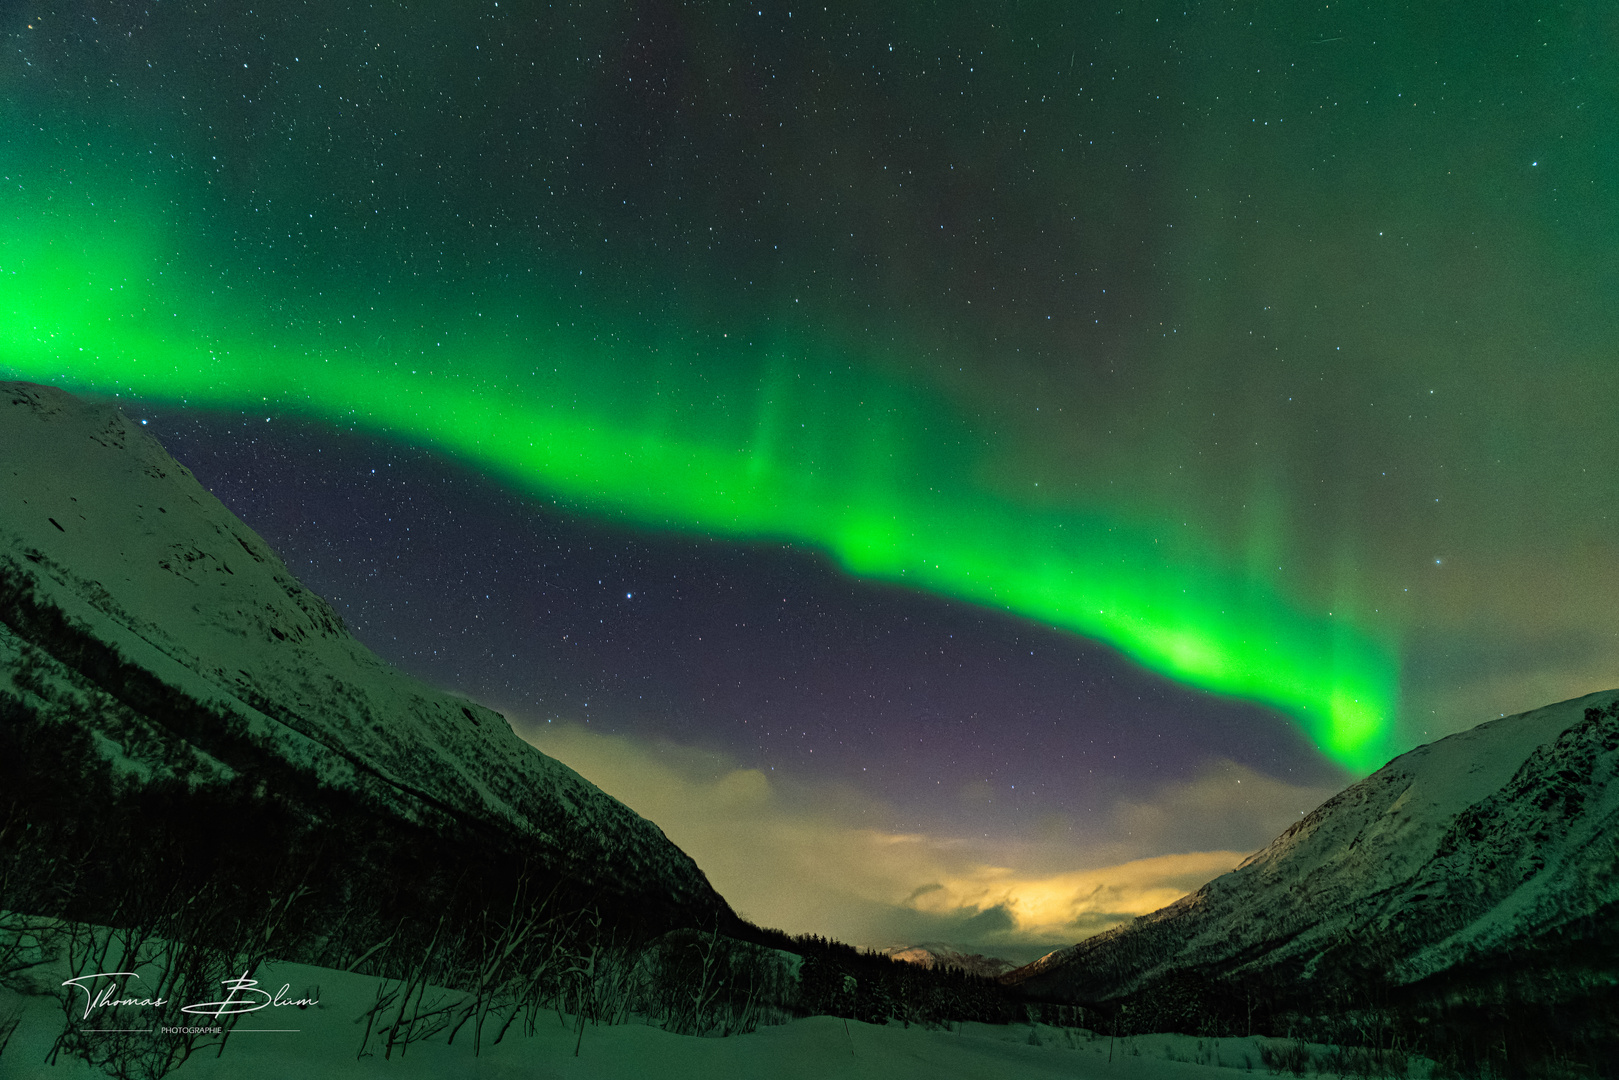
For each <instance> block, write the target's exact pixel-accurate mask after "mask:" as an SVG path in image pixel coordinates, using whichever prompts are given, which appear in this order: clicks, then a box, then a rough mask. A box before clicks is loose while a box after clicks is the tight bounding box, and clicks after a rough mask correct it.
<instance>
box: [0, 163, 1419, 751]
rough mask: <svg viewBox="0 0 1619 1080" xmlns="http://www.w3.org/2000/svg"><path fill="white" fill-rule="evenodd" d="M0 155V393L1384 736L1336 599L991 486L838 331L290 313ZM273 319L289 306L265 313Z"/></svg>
mask: <svg viewBox="0 0 1619 1080" xmlns="http://www.w3.org/2000/svg"><path fill="white" fill-rule="evenodd" d="M5 164H6V166H7V168H6V171H7V173H8V176H9V179H10V180H11V181H12V182H11V183H8V184H7V185H6V191H5V194H4V195H3V196H0V282H3V283H4V284H3V291H0V374H4V375H5V376H6V377H8V378H22V379H29V380H35V381H41V382H51V383H55V384H58V385H62V386H64V387H67V388H70V389H76V390H90V391H94V392H97V393H102V394H111V393H119V394H128V395H134V396H136V397H138V398H140V399H143V400H149V401H154V402H184V403H186V404H188V405H190V406H194V407H200V408H214V409H226V408H230V409H235V408H244V409H258V408H264V409H272V408H273V409H277V410H287V411H291V412H296V413H299V414H303V415H306V416H309V417H313V418H319V419H322V420H324V421H327V422H330V423H333V424H341V425H361V426H364V427H367V428H369V429H371V430H374V431H376V432H379V433H382V434H385V435H387V436H388V437H391V438H394V439H398V440H405V441H409V442H414V443H420V444H426V445H430V446H433V447H435V448H437V449H438V450H439V451H441V452H443V453H446V454H449V455H453V456H455V457H457V458H460V459H461V460H464V461H467V462H470V463H473V464H475V465H477V466H478V467H480V468H483V469H486V470H488V471H491V472H492V473H495V474H497V475H499V476H501V477H503V478H505V479H506V480H507V481H508V482H511V483H513V484H516V485H518V486H520V487H522V488H525V489H527V490H529V491H531V492H534V493H538V494H543V495H545V496H547V497H551V498H558V499H561V500H564V501H565V502H567V503H568V504H569V505H571V506H573V507H575V508H577V509H579V510H582V511H586V512H590V513H595V514H605V515H609V516H612V517H616V518H618V519H620V520H624V521H628V522H631V523H635V524H638V525H640V526H647V527H656V528H673V529H683V530H690V531H697V532H703V533H707V534H713V535H721V536H727V537H734V538H748V539H757V538H768V539H779V540H784V541H788V542H791V543H795V544H799V545H803V546H807V547H810V548H814V549H819V550H822V551H825V552H827V553H829V554H830V555H831V556H832V557H834V558H835V559H836V560H837V561H838V562H839V563H840V564H841V565H842V566H843V567H845V568H846V569H847V570H848V571H849V572H851V573H853V574H858V575H862V576H865V577H869V578H874V579H879V580H883V581H888V582H895V583H900V584H903V585H905V586H909V587H912V588H917V589H925V590H929V591H931V592H935V593H938V594H942V595H945V596H949V597H954V598H958V599H961V600H965V601H970V602H972V603H976V604H982V605H987V606H991V607H996V608H1000V609H1003V610H1008V611H1011V612H1014V613H1016V614H1018V615H1021V616H1024V617H1027V618H1030V619H1034V620H1038V621H1041V622H1044V623H1048V624H1052V625H1055V626H1058V627H1062V628H1065V629H1067V630H1070V631H1073V632H1075V633H1078V634H1082V635H1085V636H1087V637H1092V638H1098V639H1101V640H1103V641H1106V642H1108V643H1111V644H1112V645H1113V646H1115V647H1117V648H1118V649H1120V650H1122V651H1123V652H1124V653H1125V654H1127V655H1128V656H1130V657H1132V658H1134V659H1135V660H1136V661H1138V662H1140V663H1142V664H1145V665H1147V666H1148V667H1150V668H1152V669H1154V670H1156V671H1159V672H1161V673H1163V674H1166V675H1169V676H1171V677H1173V678H1176V679H1179V680H1182V681H1184V682H1186V683H1189V684H1191V685H1194V686H1197V687H1200V688H1203V689H1206V690H1210V691H1214V692H1217V693H1221V694H1227V695H1233V696H1236V697H1240V698H1244V699H1249V700H1253V701H1256V702H1261V703H1265V704H1267V705H1270V706H1274V707H1277V708H1279V709H1281V710H1283V711H1284V712H1286V713H1287V714H1289V715H1291V716H1292V717H1294V718H1295V719H1296V721H1297V722H1298V724H1299V725H1300V726H1301V727H1302V729H1303V731H1304V732H1305V733H1306V734H1307V735H1308V736H1309V737H1310V738H1311V739H1312V740H1314V741H1315V742H1316V743H1317V744H1318V745H1319V746H1320V748H1321V750H1322V751H1323V752H1324V753H1325V754H1327V755H1328V756H1329V757H1330V758H1332V759H1333V760H1335V761H1336V762H1338V763H1340V764H1341V765H1343V766H1345V767H1347V768H1350V769H1353V770H1358V771H1366V770H1370V769H1372V768H1375V767H1376V766H1378V765H1380V764H1381V763H1382V762H1383V761H1385V760H1386V759H1387V757H1388V755H1389V753H1390V751H1391V749H1392V738H1393V736H1392V730H1393V721H1394V718H1395V713H1396V708H1397V695H1398V691H1397V687H1398V682H1399V673H1398V667H1397V663H1396V660H1395V654H1394V650H1393V649H1392V648H1391V647H1390V645H1389V643H1387V642H1385V641H1380V640H1378V638H1377V637H1376V635H1374V634H1373V633H1372V632H1371V631H1370V630H1368V629H1367V628H1364V627H1357V626H1355V625H1352V623H1351V620H1350V619H1349V618H1346V617H1345V616H1344V615H1343V614H1342V613H1339V614H1338V615H1336V616H1331V615H1328V614H1327V613H1307V612H1305V611H1304V610H1302V608H1301V606H1300V605H1298V604H1297V603H1295V602H1293V601H1291V600H1290V599H1289V598H1288V597H1286V596H1284V595H1283V594H1282V593H1281V592H1280V591H1279V590H1278V589H1277V587H1276V586H1275V585H1274V584H1272V583H1270V582H1268V581H1266V580H1262V579H1260V578H1258V577H1256V576H1255V575H1254V573H1252V572H1251V571H1248V570H1243V569H1240V561H1239V560H1235V559H1227V558H1222V557H1220V556H1218V555H1215V554H1212V553H1211V550H1210V547H1209V546H1208V545H1204V546H1202V547H1201V548H1200V547H1199V546H1198V545H1197V544H1196V543H1195V542H1193V541H1191V540H1189V539H1187V534H1186V532H1185V531H1184V530H1178V529H1175V528H1171V527H1170V525H1171V523H1169V522H1167V521H1162V522H1151V521H1141V520H1133V521H1130V520H1114V519H1111V518H1110V517H1107V516H1102V515H1100V514H1096V513H1087V512H1083V511H1076V510H1063V509H1060V508H1057V509H1054V508H1051V507H1048V506H1043V505H1039V504H1037V503H1035V502H1033V501H1032V500H1031V501H1030V502H1029V503H1027V504H1019V503H1018V502H1016V501H1014V500H1012V499H1011V498H1009V497H1008V496H1006V495H1005V494H1004V493H1001V494H997V493H993V492H991V491H989V490H987V489H986V486H985V485H983V484H982V483H979V482H977V481H976V480H975V477H976V476H977V475H978V472H979V466H980V463H981V461H982V455H983V453H984V448H985V445H986V437H985V436H984V435H983V434H982V433H980V432H978V431H975V430H974V429H973V428H972V427H971V426H970V425H969V424H968V423H966V422H965V421H964V420H962V419H960V418H958V417H957V416H956V415H954V410H953V409H952V408H951V406H949V405H948V404H947V403H945V402H944V401H943V400H942V399H940V398H938V397H937V396H936V395H934V394H933V393H932V392H930V391H927V390H924V389H922V388H920V387H916V386H911V385H906V384H904V383H902V382H900V381H897V380H896V379H894V378H893V377H890V376H885V375H880V374H878V373H877V371H878V369H877V368H876V367H875V366H874V365H872V364H870V363H867V362H865V358H863V357H862V356H861V355H860V354H859V353H858V350H855V349H853V348H850V347H848V346H846V345H844V344H843V343H841V342H840V341H838V340H837V339H836V338H835V337H834V336H833V335H830V334H823V335H810V334H806V333H804V332H802V331H792V330H781V329H776V328H772V327H771V326H768V325H763V324H756V325H754V326H752V327H751V328H750V329H748V330H747V331H745V332H743V333H737V334H731V335H729V336H724V335H715V334H709V333H706V332H701V333H700V332H697V331H693V330H690V329H671V328H670V327H668V326H667V325H666V324H659V325H656V326H654V325H646V324H635V323H633V322H620V323H617V324H607V325H603V323H605V319H602V320H597V323H598V324H597V325H594V326H587V325H584V324H586V323H589V322H591V320H590V318H589V315H590V314H591V313H589V312H586V313H585V314H586V317H585V318H581V312H580V307H579V305H578V304H577V303H572V304H569V303H565V302H564V301H562V300H560V299H558V297H559V296H560V295H561V288H562V285H561V283H559V282H553V283H552V287H551V288H550V289H549V290H547V289H544V288H541V289H530V290H529V292H528V293H526V294H523V295H518V294H516V293H514V292H511V291H508V292H507V293H506V294H504V295H502V294H499V293H494V292H491V291H488V290H485V291H484V292H483V293H482V294H481V295H480V294H476V293H474V292H473V291H472V290H471V288H470V287H469V288H468V290H467V292H466V293H465V294H464V295H461V296H459V297H451V298H446V297H443V296H439V297H436V298H431V299H429V298H416V299H417V300H418V301H419V302H414V303H413V302H412V298H410V297H408V296H407V295H405V294H403V293H401V294H400V295H399V297H398V298H397V300H395V301H392V304H393V306H392V308H391V309H390V310H379V309H378V307H377V302H378V297H377V294H376V293H374V292H373V293H366V294H365V295H366V299H364V300H360V299H357V297H358V296H359V295H360V294H361V292H362V290H360V289H359V288H357V287H356V288H352V289H351V290H350V292H351V295H348V296H345V295H343V293H342V290H341V287H340V286H337V287H334V288H331V289H323V290H321V295H319V296H309V295H305V296H302V297H290V296H288V295H286V293H285V290H284V289H283V290H282V291H281V293H280V294H278V292H277V289H278V288H279V286H278V285H277V284H276V283H274V282H270V281H265V280H255V281H244V279H243V276H242V275H241V274H235V275H227V276H223V277H222V276H221V271H220V269H219V267H220V266H221V264H222V262H221V261H222V260H223V259H226V258H228V255H227V254H222V253H221V252H220V251H219V250H218V249H217V245H212V244H211V243H210V242H209V241H208V240H207V239H206V238H205V237H201V236H197V235H189V236H188V234H187V233H186V230H185V229H183V228H179V227H177V226H175V225H173V223H172V221H170V220H169V219H167V218H165V211H164V207H165V201H164V200H163V199H161V198H158V197H156V196H155V194H154V187H153V185H152V184H150V183H141V182H130V181H129V179H128V178H127V177H112V178H110V179H108V178H105V177H104V178H103V179H102V181H101V182H100V183H99V184H98V182H97V181H96V180H95V179H94V177H93V175H91V172H90V170H81V171H80V172H78V173H76V174H75V176H76V179H77V184H74V183H71V182H69V181H67V180H65V179H64V178H63V175H62V174H61V173H60V172H57V173H55V174H54V175H53V174H52V173H51V171H49V170H47V169H44V168H40V169H38V170H37V171H33V172H32V173H30V170H29V169H28V168H27V164H28V163H27V162H25V161H22V160H20V159H13V160H12V161H9V162H6V163H5ZM19 180H20V181H21V182H20V183H19V182H18V181H19ZM169 205H172V204H169ZM310 291H313V290H312V289H311V290H310ZM248 298H251V299H248ZM290 308H296V309H297V310H298V312H299V317H298V318H286V317H284V316H283V317H281V318H280V321H279V322H278V321H276V317H275V316H274V315H273V314H272V313H273V312H275V311H277V310H282V311H285V310H288V309H290ZM427 308H432V309H434V315H433V317H431V318H429V317H424V316H423V314H422V312H423V310H424V309H427ZM433 326H444V327H449V328H450V329H448V330H435V329H430V327H433ZM1175 524H1178V523H1175Z"/></svg>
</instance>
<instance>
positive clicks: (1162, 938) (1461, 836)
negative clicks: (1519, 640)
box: [1007, 691, 1619, 1006]
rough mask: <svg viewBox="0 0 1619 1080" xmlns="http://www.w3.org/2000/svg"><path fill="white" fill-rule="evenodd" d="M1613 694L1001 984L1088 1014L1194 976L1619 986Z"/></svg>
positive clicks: (1361, 802)
mask: <svg viewBox="0 0 1619 1080" xmlns="http://www.w3.org/2000/svg"><path fill="white" fill-rule="evenodd" d="M1616 699H1619V692H1615V691H1607V692H1603V693H1599V694H1592V695H1590V696H1588V697H1584V698H1578V699H1575V700H1572V701H1565V702H1562V703H1560V704H1557V705H1551V706H1548V707H1546V708H1543V709H1537V710H1535V711H1533V712H1528V713H1523V714H1521V715H1518V716H1509V717H1506V718H1503V719H1498V720H1493V721H1490V722H1489V723H1485V724H1481V725H1479V726H1478V727H1476V728H1473V729H1472V730H1470V731H1465V732H1462V733H1459V734H1456V735H1452V736H1450V737H1449V738H1446V739H1442V740H1440V741H1438V742H1435V743H1432V744H1429V745H1427V746H1423V747H1419V748H1418V749H1416V750H1413V751H1411V752H1410V753H1408V754H1405V755H1403V756H1401V757H1399V758H1396V759H1395V760H1394V761H1392V762H1390V763H1389V764H1388V765H1386V766H1385V767H1383V768H1382V769H1380V770H1379V771H1378V772H1376V773H1375V774H1373V775H1372V776H1370V777H1368V778H1367V779H1365V780H1363V781H1361V782H1360V783H1358V784H1355V785H1353V786H1352V787H1350V788H1348V789H1346V790H1345V791H1343V792H1341V793H1340V794H1338V795H1337V796H1335V797H1334V798H1332V799H1330V800H1329V801H1328V802H1326V803H1325V804H1323V805H1322V806H1321V807H1319V808H1318V809H1317V810H1315V811H1314V812H1313V813H1311V814H1310V815H1309V816H1308V817H1306V818H1305V819H1304V820H1302V821H1300V822H1299V823H1298V824H1297V825H1295V826H1293V827H1292V828H1290V829H1289V830H1288V831H1287V832H1285V833H1284V834H1282V835H1281V836H1279V837H1278V838H1277V839H1276V840H1275V841H1273V842H1272V843H1271V844H1270V845H1269V846H1268V847H1266V848H1265V849H1264V850H1263V851H1260V852H1258V853H1257V854H1255V855H1253V856H1252V857H1250V858H1249V859H1247V860H1246V861H1245V862H1244V863H1243V864H1242V865H1241V866H1239V867H1238V868H1237V869H1236V870H1234V871H1232V872H1231V873H1229V874H1226V875H1224V876H1222V877H1220V878H1217V879H1215V880H1214V881H1212V882H1210V883H1209V884H1208V885H1206V886H1204V887H1203V888H1202V889H1200V890H1198V891H1197V892H1196V893H1194V894H1192V895H1190V896H1187V897H1185V898H1184V899H1182V900H1180V901H1178V902H1177V903H1175V904H1173V905H1171V906H1170V907H1168V908H1165V909H1163V910H1162V911H1158V912H1154V913H1152V914H1150V915H1146V916H1143V917H1141V918H1139V919H1137V920H1135V921H1134V922H1133V923H1130V924H1128V925H1126V926H1123V927H1120V928H1118V929H1117V930H1114V931H1110V932H1108V933H1106V934H1102V935H1099V936H1097V937H1095V938H1091V939H1089V940H1087V941H1083V942H1080V943H1079V944H1077V945H1074V946H1072V947H1070V948H1068V949H1064V950H1060V951H1058V952H1056V953H1053V954H1051V955H1050V956H1048V957H1045V958H1044V959H1042V960H1040V961H1037V962H1036V963H1034V964H1031V965H1029V966H1027V967H1025V968H1022V969H1019V970H1018V971H1017V972H1013V973H1011V974H1010V975H1009V976H1007V980H1008V981H1012V982H1017V983H1021V984H1022V985H1023V986H1024V987H1025V988H1026V990H1027V991H1028V992H1030V993H1033V994H1037V995H1042V996H1046V995H1049V996H1053V997H1058V998H1066V999H1072V1000H1084V1001H1092V1002H1100V1001H1107V1000H1110V999H1114V1000H1116V999H1120V998H1124V997H1127V996H1130V995H1139V994H1141V993H1142V992H1146V991H1150V990H1151V989H1152V988H1153V987H1155V986H1160V985H1164V984H1165V983H1166V982H1168V981H1172V980H1173V979H1175V978H1177V977H1182V978H1184V977H1186V976H1188V975H1194V976H1197V977H1200V978H1204V979H1209V980H1214V981H1216V982H1225V983H1226V984H1228V985H1248V986H1262V987H1263V986H1269V987H1275V988H1281V990H1279V992H1280V993H1282V994H1284V995H1291V1000H1294V1001H1300V1000H1305V999H1307V998H1313V999H1314V1000H1316V1001H1320V1000H1324V999H1325V998H1326V997H1327V996H1329V995H1328V993H1327V992H1328V991H1331V992H1333V993H1341V992H1343V991H1344V988H1346V987H1355V986H1357V985H1358V986H1360V987H1364V986H1366V985H1367V979H1368V977H1370V978H1371V979H1372V980H1375V981H1376V982H1377V983H1379V984H1380V985H1382V986H1384V987H1386V988H1391V989H1394V988H1406V989H1407V990H1410V989H1411V988H1416V987H1422V986H1424V985H1426V986H1430V987H1433V988H1434V992H1435V993H1437V994H1443V995H1448V998H1449V1000H1456V999H1457V996H1458V995H1460V996H1461V997H1466V998H1469V999H1471V1000H1495V1001H1498V1002H1501V1003H1504V1004H1506V1005H1508V1006H1510V1005H1512V1004H1513V1002H1515V1001H1516V1002H1520V1003H1521V1002H1524V1001H1531V1000H1533V1001H1543V1002H1546V1001H1556V1000H1565V999H1578V998H1580V997H1581V996H1582V995H1586V994H1588V993H1589V992H1591V991H1592V989H1593V987H1596V988H1600V987H1604V986H1606V987H1612V985H1614V983H1615V981H1619V958H1616V957H1615V956H1614V955H1613V942H1612V935H1611V933H1609V932H1607V931H1604V930H1602V929H1601V927H1602V926H1603V925H1604V924H1605V923H1610V922H1611V914H1612V913H1613V911H1614V909H1615V905H1616V902H1619V782H1616V781H1619V705H1616V704H1615V702H1616ZM1491 972H1493V973H1494V974H1490V973H1491ZM1312 987H1313V989H1312ZM1289 988H1291V989H1289Z"/></svg>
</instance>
